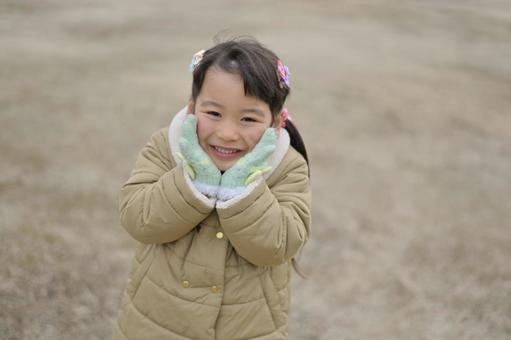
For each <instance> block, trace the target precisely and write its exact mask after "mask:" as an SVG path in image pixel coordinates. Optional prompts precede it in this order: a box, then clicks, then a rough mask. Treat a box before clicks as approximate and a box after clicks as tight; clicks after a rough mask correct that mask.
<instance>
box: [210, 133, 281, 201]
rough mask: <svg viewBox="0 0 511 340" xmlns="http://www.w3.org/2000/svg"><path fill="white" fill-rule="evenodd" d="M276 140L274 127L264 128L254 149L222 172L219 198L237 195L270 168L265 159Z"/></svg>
mask: <svg viewBox="0 0 511 340" xmlns="http://www.w3.org/2000/svg"><path fill="white" fill-rule="evenodd" d="M276 141H277V135H276V134H275V129H273V128H268V129H266V131H265V132H264V134H263V136H262V137H261V139H260V140H259V143H257V144H256V146H255V147H254V149H252V151H250V152H249V153H247V154H246V155H245V156H243V157H241V158H240V159H239V160H238V161H237V162H236V163H235V164H234V165H233V166H232V167H231V168H229V169H228V170H226V171H225V172H224V174H223V175H222V178H221V181H220V188H219V190H218V198H219V199H220V200H222V201H227V200H230V199H231V198H234V197H236V196H238V195H239V194H241V193H242V192H243V191H244V190H245V189H246V187H247V185H249V184H250V183H251V182H253V181H254V180H255V179H256V178H257V177H258V176H259V175H262V174H263V173H265V172H268V171H270V170H271V166H268V164H267V163H266V161H267V160H268V158H269V157H270V155H271V154H272V153H273V151H274V150H275V147H276V145H275V143H276Z"/></svg>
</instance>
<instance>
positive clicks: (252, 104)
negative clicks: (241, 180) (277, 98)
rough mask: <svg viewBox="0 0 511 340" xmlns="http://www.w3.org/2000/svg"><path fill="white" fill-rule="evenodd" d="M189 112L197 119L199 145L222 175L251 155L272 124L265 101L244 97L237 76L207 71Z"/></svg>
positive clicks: (276, 123)
mask: <svg viewBox="0 0 511 340" xmlns="http://www.w3.org/2000/svg"><path fill="white" fill-rule="evenodd" d="M188 110H189V112H190V113H191V112H194V113H195V115H196V116H197V121H198V123H197V135H198V137H199V144H200V145H201V147H202V148H203V149H204V150H205V151H206V153H207V154H208V155H209V157H210V158H211V160H212V161H213V162H214V163H215V165H216V166H217V167H218V169H219V170H221V171H225V170H227V169H229V168H230V167H231V166H233V165H234V163H236V161H237V160H238V159H240V158H241V157H243V156H244V155H245V154H247V153H248V152H250V151H251V150H252V149H253V148H254V146H255V145H256V144H257V143H258V142H259V139H261V136H262V135H263V133H264V131H265V130H266V129H267V128H269V127H270V126H273V127H278V126H279V125H280V121H279V119H275V120H274V121H273V124H272V115H271V111H270V107H269V106H268V104H267V103H265V102H264V101H262V100H260V99H258V98H255V97H248V96H246V95H245V92H244V86H243V79H242V78H241V77H240V76H239V75H238V74H232V73H228V72H225V71H223V70H222V69H219V68H217V67H214V66H213V67H210V68H209V69H208V71H207V72H206V75H205V78H204V82H203V84H202V88H201V91H200V93H199V95H198V96H197V99H196V101H195V103H194V102H193V101H192V100H190V104H189V109H188Z"/></svg>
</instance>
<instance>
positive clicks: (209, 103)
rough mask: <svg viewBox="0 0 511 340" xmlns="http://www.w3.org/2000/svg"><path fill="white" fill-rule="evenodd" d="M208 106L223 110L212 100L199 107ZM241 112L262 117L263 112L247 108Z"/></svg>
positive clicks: (221, 106)
mask: <svg viewBox="0 0 511 340" xmlns="http://www.w3.org/2000/svg"><path fill="white" fill-rule="evenodd" d="M208 105H211V106H214V107H218V108H219V109H224V106H223V105H221V104H219V103H217V102H214V101H212V100H205V101H203V102H202V103H201V106H208ZM241 112H243V113H255V114H257V115H259V116H262V117H264V112H263V111H261V110H259V109H257V108H247V109H243V110H241Z"/></svg>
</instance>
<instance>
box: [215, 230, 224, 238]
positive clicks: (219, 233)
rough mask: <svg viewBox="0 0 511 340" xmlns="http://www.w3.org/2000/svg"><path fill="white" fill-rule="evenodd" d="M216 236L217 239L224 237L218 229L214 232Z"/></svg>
mask: <svg viewBox="0 0 511 340" xmlns="http://www.w3.org/2000/svg"><path fill="white" fill-rule="evenodd" d="M216 238H217V239H219V240H220V239H223V238H224V233H222V232H221V231H219V232H218V233H216Z"/></svg>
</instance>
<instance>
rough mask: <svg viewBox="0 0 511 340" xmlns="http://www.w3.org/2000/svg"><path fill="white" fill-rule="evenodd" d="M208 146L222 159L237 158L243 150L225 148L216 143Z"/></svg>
mask: <svg viewBox="0 0 511 340" xmlns="http://www.w3.org/2000/svg"><path fill="white" fill-rule="evenodd" d="M209 147H210V149H211V150H212V152H213V154H214V155H215V156H216V157H218V158H222V159H233V158H237V157H238V156H239V155H240V154H241V153H242V152H243V150H240V149H235V148H226V147H222V146H218V145H210V146H209Z"/></svg>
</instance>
